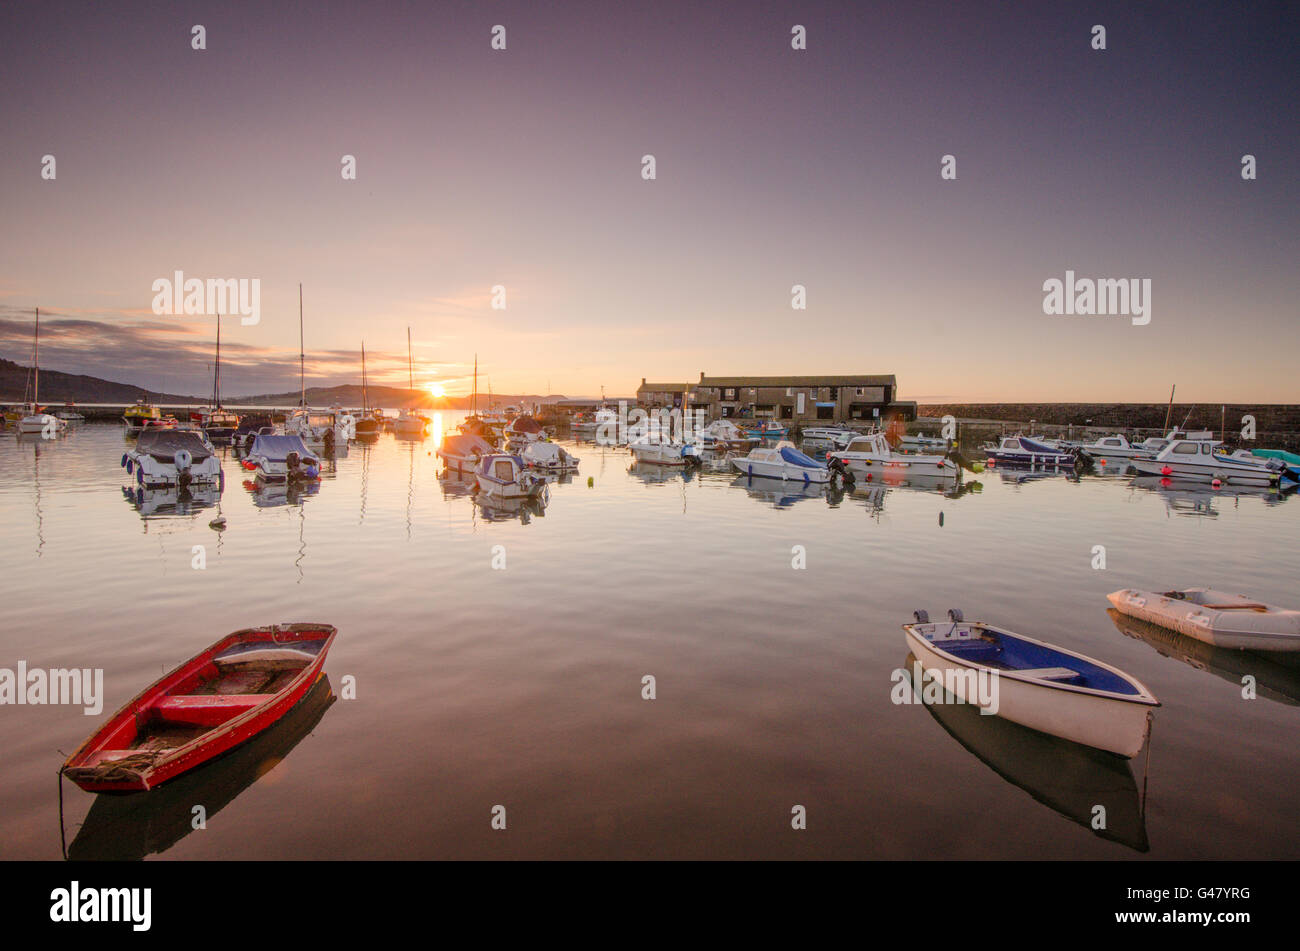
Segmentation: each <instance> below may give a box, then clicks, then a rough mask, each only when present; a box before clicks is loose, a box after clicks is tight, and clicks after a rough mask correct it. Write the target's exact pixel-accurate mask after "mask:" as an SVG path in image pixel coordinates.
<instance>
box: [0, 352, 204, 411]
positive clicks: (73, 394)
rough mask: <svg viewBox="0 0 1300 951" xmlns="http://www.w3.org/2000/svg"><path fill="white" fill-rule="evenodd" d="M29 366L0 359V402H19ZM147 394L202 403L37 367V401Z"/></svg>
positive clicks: (127, 398)
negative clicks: (38, 382)
mask: <svg viewBox="0 0 1300 951" xmlns="http://www.w3.org/2000/svg"><path fill="white" fill-rule="evenodd" d="M30 373H31V369H30V368H29V367H25V366H21V365H20V364H17V363H14V362H13V361H12V360H4V359H0V402H5V403H20V402H22V400H23V394H24V393H25V392H26V389H27V386H28V375H29V374H30ZM142 396H147V397H148V398H149V399H151V400H153V401H154V402H159V403H202V402H204V399H203V397H200V396H181V395H179V394H176V393H155V392H153V391H152V390H146V389H143V388H142V387H139V386H133V385H131V384H130V383H114V382H113V381H112V380H101V379H99V377H94V376H83V375H81V374H76V373H61V372H60V371H58V370H46V369H42V370H41V402H42V403H66V402H67V401H68V400H72V401H74V402H79V403H134V402H135V401H136V400H137V399H139V398H140V397H142Z"/></svg>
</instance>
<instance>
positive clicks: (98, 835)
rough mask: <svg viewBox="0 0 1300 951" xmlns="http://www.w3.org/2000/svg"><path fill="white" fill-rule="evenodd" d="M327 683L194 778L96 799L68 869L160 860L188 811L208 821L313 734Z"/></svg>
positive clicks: (185, 824) (189, 817)
mask: <svg viewBox="0 0 1300 951" xmlns="http://www.w3.org/2000/svg"><path fill="white" fill-rule="evenodd" d="M334 700H335V697H334V691H333V690H332V689H331V687H330V681H329V677H328V676H325V675H323V674H322V675H321V677H320V678H319V679H318V680H317V681H316V683H315V685H314V686H313V687H312V688H311V690H309V691H308V692H307V694H306V695H305V696H304V697H303V698H302V700H300V701H299V702H298V703H297V704H295V705H294V707H293V709H291V710H290V711H289V712H288V713H286V714H285V715H284V716H283V717H281V718H280V719H279V720H278V721H277V722H276V723H275V724H274V725H273V726H271V727H269V728H268V729H266V730H265V731H263V732H262V733H260V734H258V735H257V736H255V737H254V738H253V739H251V740H249V741H248V742H247V743H245V744H243V745H242V746H239V747H237V748H235V749H234V750H232V751H231V752H230V753H228V754H227V755H225V756H223V757H221V758H220V759H217V760H213V761H212V762H211V763H207V764H205V765H203V766H200V767H198V768H196V769H194V770H193V771H191V772H189V773H186V774H184V775H183V776H180V777H178V778H177V779H174V780H172V781H171V782H169V783H166V784H165V785H162V786H159V787H158V788H157V789H152V790H150V791H149V792H143V793H132V794H130V795H111V794H107V793H104V794H100V795H99V796H96V797H95V801H94V802H93V803H92V804H91V807H90V811H89V812H88V813H87V814H86V818H85V820H84V821H83V822H82V823H81V828H80V830H79V831H78V832H77V835H76V838H74V839H73V840H72V843H71V845H69V846H68V853H67V857H68V858H69V859H70V860H72V861H138V860H140V859H143V858H144V857H145V856H147V855H151V854H155V853H159V854H160V853H162V852H166V851H167V850H168V849H170V848H171V847H172V846H173V845H175V844H176V843H177V842H179V841H180V840H181V839H183V838H185V837H186V836H187V835H189V834H190V832H191V831H193V828H194V825H193V822H194V807H195V806H202V807H203V809H204V813H205V815H206V818H207V820H208V821H211V820H212V817H213V816H215V815H216V814H217V813H218V812H220V811H221V810H222V809H224V808H225V807H226V806H227V805H228V804H229V803H230V802H231V801H232V800H233V799H235V797H237V796H238V795H239V794H240V793H242V792H243V791H244V790H245V789H247V788H248V787H249V786H251V785H252V784H253V783H255V782H256V781H257V780H258V779H260V778H261V777H263V776H265V775H266V774H267V773H268V772H270V771H271V770H272V769H274V768H275V766H276V765H277V764H278V763H279V762H280V761H281V760H282V759H284V758H285V757H286V756H288V755H289V753H290V752H291V751H292V750H293V748H294V747H295V746H297V745H298V744H299V743H300V742H302V740H303V739H304V738H305V737H306V736H307V735H308V734H309V733H310V732H311V731H312V730H313V729H315V728H316V724H317V723H319V722H320V720H321V718H322V717H323V716H325V712H326V711H327V710H328V709H329V708H330V705H331V704H333V703H334Z"/></svg>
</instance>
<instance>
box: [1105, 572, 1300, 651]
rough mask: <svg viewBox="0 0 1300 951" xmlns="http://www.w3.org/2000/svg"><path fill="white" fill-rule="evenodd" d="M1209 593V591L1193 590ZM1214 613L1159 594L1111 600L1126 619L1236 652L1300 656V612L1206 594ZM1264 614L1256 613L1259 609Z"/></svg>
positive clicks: (1131, 593) (1127, 593)
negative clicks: (1294, 652)
mask: <svg viewBox="0 0 1300 951" xmlns="http://www.w3.org/2000/svg"><path fill="white" fill-rule="evenodd" d="M1191 590H1203V589H1189V592H1190V591H1191ZM1204 593H1205V594H1207V595H1209V596H1210V597H1209V599H1208V600H1209V601H1210V604H1211V605H1221V606H1222V607H1219V608H1217V609H1216V608H1214V607H1210V606H1207V605H1203V604H1200V603H1197V602H1196V601H1192V600H1187V599H1181V598H1170V597H1166V596H1165V595H1162V594H1159V593H1156V592H1153V591H1138V590H1136V589H1134V588H1124V589H1122V590H1120V591H1113V592H1111V593H1110V594H1108V595H1106V600H1108V601H1110V603H1111V604H1112V605H1113V606H1114V607H1115V610H1116V611H1119V612H1120V613H1121V614H1127V615H1128V616H1129V617H1135V618H1137V619H1138V620H1140V621H1147V622H1149V623H1151V624H1156V625H1159V626H1160V627H1164V628H1168V629H1169V630H1171V631H1177V632H1178V633H1179V634H1184V635H1186V636H1187V637H1190V638H1192V639H1194V640H1198V641H1201V642H1202V643H1205V644H1210V645H1212V646H1214V647H1223V648H1228V649H1231V650H1252V651H1270V652H1271V651H1300V611H1290V610H1287V609H1285V608H1280V607H1277V606H1276V605H1271V604H1270V605H1265V604H1261V603H1260V602H1255V601H1251V600H1250V599H1248V598H1246V597H1244V596H1242V595H1236V594H1228V593H1226V592H1217V591H1208V590H1207V591H1204ZM1256 604H1259V607H1260V608H1262V610H1260V609H1256V608H1254V607H1253V605H1256Z"/></svg>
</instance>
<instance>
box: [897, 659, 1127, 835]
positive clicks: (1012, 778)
mask: <svg viewBox="0 0 1300 951" xmlns="http://www.w3.org/2000/svg"><path fill="white" fill-rule="evenodd" d="M915 663H916V658H915V657H913V656H912V655H911V654H910V653H909V654H908V655H907V659H906V661H904V665H903V669H904V670H905V671H906V672H907V676H908V678H909V679H911V678H912V672H913V671H914V670H915V669H916V668H915V667H914V666H913V665H914V664H915ZM912 687H913V690H914V692H915V693H916V697H917V699H918V700H921V699H922V698H921V693H920V690H919V689H918V685H917V684H916V683H915V681H913V683H912ZM944 701H945V702H943V703H926V704H925V709H926V710H928V711H929V712H930V715H931V716H932V717H934V718H935V720H937V721H938V723H939V725H940V726H941V727H943V728H944V730H946V731H947V732H948V735H949V736H951V737H952V738H953V739H954V740H956V741H957V742H958V743H960V744H961V745H962V746H964V747H965V748H966V749H967V750H968V751H969V752H971V753H973V754H974V755H975V757H976V758H977V759H978V760H979V761H980V762H982V763H983V764H984V765H985V766H987V767H989V769H991V770H993V772H995V773H997V774H998V775H999V776H1001V777H1002V778H1003V779H1005V780H1006V781H1007V782H1009V783H1011V785H1013V786H1017V787H1019V788H1020V789H1023V790H1024V791H1025V792H1027V793H1028V794H1029V795H1030V796H1031V797H1032V798H1033V799H1035V800H1036V801H1038V802H1041V803H1042V804H1043V805H1045V806H1047V807H1048V808H1049V809H1051V810H1052V811H1053V812H1056V813H1058V814H1059V815H1062V816H1064V817H1065V818H1067V819H1069V820H1070V821H1071V822H1074V823H1076V824H1077V825H1080V826H1083V827H1084V828H1086V829H1088V830H1089V831H1091V832H1093V834H1094V835H1096V836H1097V837H1099V838H1102V839H1107V840H1109V841H1111V842H1118V843H1119V844H1121V845H1124V846H1127V847H1128V848H1130V849H1134V850H1135V851H1138V852H1146V851H1149V850H1150V844H1149V843H1148V841H1147V830H1146V813H1145V804H1144V803H1143V801H1142V793H1141V791H1140V790H1139V788H1138V784H1137V780H1136V779H1135V778H1134V776H1133V770H1132V767H1131V766H1130V764H1129V761H1128V760H1127V759H1125V758H1124V757H1122V756H1116V755H1114V754H1113V753H1107V752H1105V751H1103V750H1098V749H1094V748H1093V747H1090V746H1083V745H1082V744H1079V743H1073V742H1071V741H1069V740H1064V739H1061V738H1060V737H1055V736H1049V735H1048V734H1046V733H1040V732H1038V731H1037V730H1031V729H1029V728H1028V727H1024V726H1021V725H1020V724H1018V723H1013V722H1011V721H1010V720H1006V719H1003V718H1002V717H998V716H985V715H984V714H981V713H980V712H979V707H977V706H975V705H974V704H967V703H961V702H959V701H957V699H956V698H955V697H954V696H953V695H952V694H950V693H947V692H946V691H945V693H944ZM1097 806H1103V807H1105V810H1106V811H1105V819H1106V828H1104V829H1093V827H1092V823H1093V817H1094V813H1095V810H1096V807H1097Z"/></svg>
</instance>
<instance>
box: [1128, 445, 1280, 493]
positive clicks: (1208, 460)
mask: <svg viewBox="0 0 1300 951" xmlns="http://www.w3.org/2000/svg"><path fill="white" fill-rule="evenodd" d="M1133 466H1134V468H1136V469H1137V470H1138V471H1139V472H1143V473H1146V474H1147V475H1162V476H1170V477H1176V478H1183V479H1193V480H1196V481H1198V482H1219V483H1232V484H1236V485H1272V484H1274V483H1276V482H1278V481H1280V480H1281V478H1282V475H1283V473H1284V471H1285V465H1284V464H1283V463H1282V461H1281V460H1280V459H1257V458H1254V457H1251V456H1249V455H1248V456H1246V457H1242V456H1239V455H1229V454H1227V453H1225V452H1222V451H1221V450H1220V449H1219V448H1218V444H1217V443H1215V442H1213V441H1210V440H1190V439H1187V440H1178V441H1176V442H1172V443H1170V444H1169V445H1168V446H1166V447H1165V448H1164V449H1162V450H1160V452H1159V453H1158V454H1157V455H1156V457H1155V458H1154V459H1145V458H1142V457H1140V456H1139V457H1137V458H1135V459H1134V460H1133Z"/></svg>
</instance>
